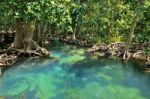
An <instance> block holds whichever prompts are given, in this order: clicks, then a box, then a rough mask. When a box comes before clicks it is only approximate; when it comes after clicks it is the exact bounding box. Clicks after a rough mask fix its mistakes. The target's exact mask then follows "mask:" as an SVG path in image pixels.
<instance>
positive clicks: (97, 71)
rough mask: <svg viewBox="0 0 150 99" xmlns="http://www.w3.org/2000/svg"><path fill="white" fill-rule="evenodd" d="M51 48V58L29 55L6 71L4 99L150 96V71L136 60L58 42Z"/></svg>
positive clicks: (0, 81)
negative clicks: (94, 53) (95, 53)
mask: <svg viewBox="0 0 150 99" xmlns="http://www.w3.org/2000/svg"><path fill="white" fill-rule="evenodd" d="M48 49H49V50H50V51H51V54H50V55H49V58H42V59H28V60H26V61H22V62H19V63H17V64H15V65H14V66H13V67H12V68H9V69H7V70H6V71H5V72H4V73H3V75H2V76H1V77H0V99H150V92H149V90H150V75H149V74H146V73H144V72H143V70H142V69H141V67H140V66H139V65H138V64H137V63H136V62H135V61H133V60H131V61H129V62H128V63H127V64H125V63H123V62H122V60H121V59H111V58H99V57H97V56H87V55H86V54H84V50H83V48H78V47H75V46H68V45H66V44H60V43H58V42H52V43H51V44H50V45H49V46H48ZM51 57H53V58H51Z"/></svg>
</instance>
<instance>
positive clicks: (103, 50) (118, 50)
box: [58, 37, 150, 69]
mask: <svg viewBox="0 0 150 99" xmlns="http://www.w3.org/2000/svg"><path fill="white" fill-rule="evenodd" d="M58 40H59V41H61V42H64V43H66V44H70V45H77V46H82V47H86V49H85V53H86V54H90V55H92V54H93V55H98V56H100V57H102V56H107V57H120V58H123V54H124V49H125V45H126V44H125V42H117V43H110V44H105V43H100V44H95V43H91V42H88V41H86V40H80V39H76V40H72V39H71V38H70V37H58ZM148 48H150V44H149V43H147V44H145V43H143V44H137V43H132V45H131V47H130V48H129V51H128V57H127V59H130V58H134V59H136V60H139V61H143V66H144V67H145V68H146V69H149V68H150V55H148V53H145V52H144V50H145V49H148Z"/></svg>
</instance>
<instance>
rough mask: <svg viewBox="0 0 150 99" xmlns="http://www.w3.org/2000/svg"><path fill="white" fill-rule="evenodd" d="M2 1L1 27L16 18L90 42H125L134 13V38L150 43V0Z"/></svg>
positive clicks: (0, 4) (138, 41)
mask: <svg viewBox="0 0 150 99" xmlns="http://www.w3.org/2000/svg"><path fill="white" fill-rule="evenodd" d="M79 1H80V2H79ZM79 1H78V0H21V1H20V0H1V1H0V12H1V13H0V26H3V27H6V26H9V25H12V24H14V22H15V21H16V20H21V21H31V20H35V21H37V22H41V21H42V22H48V23H49V24H51V25H54V26H56V29H57V32H58V33H66V32H68V31H69V32H73V29H74V28H77V29H78V36H80V37H82V38H84V39H87V40H90V41H92V42H108V43H109V42H120V41H126V40H127V36H128V33H129V30H130V29H131V23H132V21H133V18H134V15H135V14H139V15H140V18H139V21H138V25H137V27H136V29H135V33H134V37H133V41H134V42H137V43H142V42H150V1H149V0H140V1H139V0H119V1H117V0H84V1H81V0H79Z"/></svg>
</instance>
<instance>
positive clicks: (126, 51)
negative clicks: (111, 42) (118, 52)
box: [123, 14, 139, 59]
mask: <svg viewBox="0 0 150 99" xmlns="http://www.w3.org/2000/svg"><path fill="white" fill-rule="evenodd" d="M138 19H139V14H137V15H135V17H134V19H133V22H132V25H131V29H130V32H129V35H128V39H127V41H126V46H125V49H124V55H123V59H126V58H129V54H128V50H129V48H130V46H131V44H132V38H133V34H134V30H135V27H136V24H137V22H138Z"/></svg>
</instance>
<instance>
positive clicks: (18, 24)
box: [14, 20, 24, 49]
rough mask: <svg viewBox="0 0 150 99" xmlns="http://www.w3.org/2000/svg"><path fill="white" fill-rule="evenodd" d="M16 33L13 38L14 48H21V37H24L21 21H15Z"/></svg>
mask: <svg viewBox="0 0 150 99" xmlns="http://www.w3.org/2000/svg"><path fill="white" fill-rule="evenodd" d="M15 28H16V33H15V39H14V48H16V49H21V48H23V39H24V25H23V22H21V21H18V20H17V21H16V27H15Z"/></svg>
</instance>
